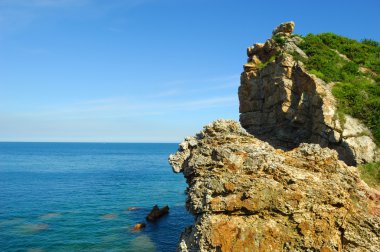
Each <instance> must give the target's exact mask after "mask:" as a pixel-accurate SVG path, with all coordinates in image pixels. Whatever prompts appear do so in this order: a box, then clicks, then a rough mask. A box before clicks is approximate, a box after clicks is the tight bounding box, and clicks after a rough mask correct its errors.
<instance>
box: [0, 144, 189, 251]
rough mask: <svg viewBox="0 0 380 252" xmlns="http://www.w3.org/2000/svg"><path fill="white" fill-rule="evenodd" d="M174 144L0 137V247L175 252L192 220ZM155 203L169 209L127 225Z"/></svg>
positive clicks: (31, 249) (9, 248) (146, 211)
mask: <svg viewBox="0 0 380 252" xmlns="http://www.w3.org/2000/svg"><path fill="white" fill-rule="evenodd" d="M177 147H178V144H118V143H114V144H113V143H112V144H111V143H109V144H102V143H0V248H1V251H175V248H176V245H177V242H178V239H179V236H180V233H181V231H182V230H183V229H184V227H186V226H188V225H190V224H191V222H192V221H193V218H192V216H191V215H190V214H189V213H187V212H186V210H185V207H184V203H185V197H186V196H185V194H184V191H185V188H186V183H185V179H184V178H183V176H182V174H174V173H172V171H171V168H170V166H169V164H168V162H167V158H168V155H169V154H170V153H174V152H175V151H176V149H177ZM155 204H158V205H159V206H160V207H161V206H164V205H166V204H167V205H169V207H170V211H169V214H168V215H167V216H164V217H163V218H162V219H160V220H158V221H157V222H155V223H147V226H146V228H145V229H143V230H141V231H132V228H133V226H134V225H135V224H136V223H138V222H146V221H145V216H146V215H147V214H148V213H149V211H150V210H151V208H152V207H153V205H155ZM131 207H135V208H136V209H132V210H133V211H130V210H131V209H128V208H131Z"/></svg>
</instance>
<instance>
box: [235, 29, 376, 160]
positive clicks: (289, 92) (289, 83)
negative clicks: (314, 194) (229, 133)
mask: <svg viewBox="0 0 380 252" xmlns="http://www.w3.org/2000/svg"><path fill="white" fill-rule="evenodd" d="M293 29H294V23H293V22H288V23H284V24H281V25H280V26H279V27H277V28H276V29H275V30H274V31H273V35H274V37H273V38H271V39H268V40H267V41H266V42H265V43H264V44H260V43H257V44H255V45H253V46H251V47H249V48H248V49H247V54H248V63H247V64H245V65H244V72H243V73H242V74H241V85H240V87H239V100H240V109H239V110H240V113H241V114H240V122H241V124H242V126H243V127H244V128H245V129H246V130H247V131H248V132H249V133H251V134H254V135H255V136H256V137H258V138H260V139H262V140H265V141H268V142H269V143H271V144H272V145H274V146H276V147H279V148H280V147H281V148H283V149H291V148H295V147H297V146H298V145H299V144H301V143H305V142H306V143H317V144H320V145H321V146H322V147H329V148H332V149H335V150H337V151H338V153H339V157H340V159H342V160H344V161H345V162H346V163H347V164H350V165H355V164H357V163H366V162H374V161H376V159H377V160H378V159H380V152H378V150H377V147H376V145H375V143H374V141H373V140H372V138H371V133H370V131H369V130H368V129H367V128H366V127H365V126H364V125H363V124H361V123H360V122H359V121H358V120H355V119H353V118H351V117H349V116H338V114H337V109H336V101H335V99H334V97H333V95H332V93H331V90H330V89H331V85H327V84H326V83H325V82H324V81H322V80H321V79H319V78H317V77H316V76H315V75H313V74H310V73H308V72H307V71H306V69H305V67H304V66H303V64H302V62H301V61H299V60H297V59H299V58H304V59H305V58H307V55H306V54H305V53H304V52H303V51H302V50H301V49H300V48H299V47H298V45H299V44H300V43H302V38H300V37H298V36H293V35H292V32H293ZM376 152H377V153H376Z"/></svg>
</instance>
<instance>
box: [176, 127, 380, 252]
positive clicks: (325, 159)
mask: <svg viewBox="0 0 380 252" xmlns="http://www.w3.org/2000/svg"><path fill="white" fill-rule="evenodd" d="M169 162H170V164H171V165H172V167H173V171H174V172H182V173H183V174H184V176H185V177H186V181H187V183H188V195H187V196H188V197H187V202H186V206H187V209H188V210H189V211H190V212H191V213H192V214H193V215H194V216H195V223H194V225H193V226H191V227H188V228H186V230H185V231H184V232H183V233H182V235H181V239H180V243H179V246H178V251H239V252H240V251H373V252H375V251H380V237H379V235H380V211H379V209H380V204H379V202H380V193H379V192H378V191H376V190H374V189H371V188H369V187H368V186H367V185H366V184H365V183H364V182H363V181H361V180H360V178H359V176H358V172H357V169H356V168H355V167H350V166H347V165H346V164H345V163H344V162H342V161H340V160H339V159H338V154H337V152H336V151H335V150H332V149H329V148H322V147H321V146H320V145H317V144H305V143H302V144H300V145H299V147H297V148H295V149H293V150H290V151H284V150H281V149H275V148H274V147H272V146H271V145H270V144H268V143H267V142H264V141H261V140H259V139H257V138H255V137H254V136H252V135H250V134H248V133H247V132H246V131H245V130H244V129H243V128H241V126H240V124H239V123H237V122H234V121H229V120H218V121H216V122H214V123H212V124H210V125H207V126H205V127H204V129H203V130H202V131H201V132H200V133H199V134H197V135H196V137H191V138H187V139H186V140H185V141H184V142H182V143H181V144H180V147H179V150H178V151H177V153H176V154H174V155H171V156H170V157H169Z"/></svg>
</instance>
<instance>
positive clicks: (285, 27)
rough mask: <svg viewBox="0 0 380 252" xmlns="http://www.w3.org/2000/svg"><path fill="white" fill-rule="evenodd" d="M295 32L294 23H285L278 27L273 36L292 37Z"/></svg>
mask: <svg viewBox="0 0 380 252" xmlns="http://www.w3.org/2000/svg"><path fill="white" fill-rule="evenodd" d="M293 31H294V22H293V21H289V22H285V23H282V24H280V25H279V26H277V27H276V28H275V29H274V30H273V32H272V34H273V35H278V34H281V35H291V34H292V33H293Z"/></svg>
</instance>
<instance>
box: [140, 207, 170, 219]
mask: <svg viewBox="0 0 380 252" xmlns="http://www.w3.org/2000/svg"><path fill="white" fill-rule="evenodd" d="M168 213H169V206H164V207H163V208H159V207H158V206H157V205H155V206H154V207H153V209H152V211H150V213H149V214H148V216H146V220H148V221H151V222H153V221H156V220H158V219H159V218H161V217H162V216H164V215H166V214H168Z"/></svg>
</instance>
